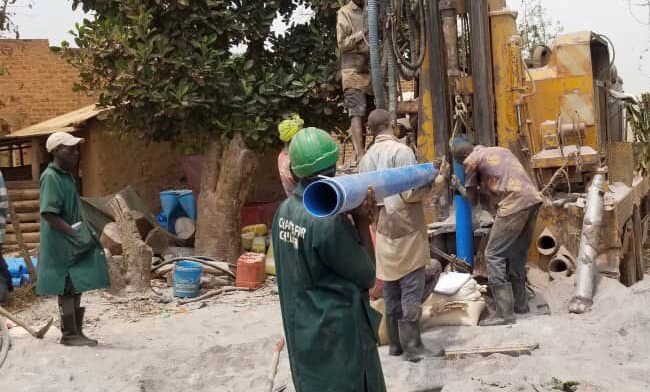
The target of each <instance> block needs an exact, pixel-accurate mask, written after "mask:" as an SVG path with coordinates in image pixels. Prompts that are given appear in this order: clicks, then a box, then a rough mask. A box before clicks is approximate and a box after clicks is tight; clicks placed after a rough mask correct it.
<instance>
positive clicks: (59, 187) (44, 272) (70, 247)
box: [36, 132, 110, 346]
mask: <svg viewBox="0 0 650 392" xmlns="http://www.w3.org/2000/svg"><path fill="white" fill-rule="evenodd" d="M82 142H83V139H80V138H77V137H74V136H72V135H70V134H68V133H65V132H56V133H53V134H52V135H51V136H50V137H49V138H48V139H47V143H46V148H47V151H48V152H49V153H50V154H51V156H52V159H53V161H52V163H51V164H50V165H49V166H48V168H47V169H46V170H45V171H44V172H43V175H42V176H41V190H40V213H41V217H42V219H41V243H40V254H39V263H38V279H37V282H36V291H37V293H38V294H39V295H58V296H59V309H60V313H61V334H62V336H61V343H62V344H64V345H67V346H96V345H97V341H96V340H93V339H89V338H87V337H86V336H85V335H84V334H83V331H82V325H83V318H84V310H85V309H84V308H82V307H81V306H80V304H81V293H83V292H86V291H91V290H96V289H101V288H106V287H109V286H110V279H109V275H108V267H107V265H106V257H105V255H104V252H103V250H102V247H101V245H100V244H99V241H98V240H97V237H96V234H95V233H93V232H92V231H91V228H90V226H89V225H88V224H87V223H86V222H85V221H84V218H83V216H82V214H81V205H80V204H81V203H80V199H79V192H78V190H77V182H76V180H75V177H74V175H73V173H75V172H76V170H77V165H78V163H79V144H80V143H82Z"/></svg>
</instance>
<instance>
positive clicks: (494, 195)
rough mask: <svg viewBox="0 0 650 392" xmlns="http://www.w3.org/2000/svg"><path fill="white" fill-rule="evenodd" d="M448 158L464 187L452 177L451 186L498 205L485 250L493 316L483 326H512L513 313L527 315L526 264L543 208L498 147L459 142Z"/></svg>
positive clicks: (515, 162)
mask: <svg viewBox="0 0 650 392" xmlns="http://www.w3.org/2000/svg"><path fill="white" fill-rule="evenodd" d="M451 153H452V155H453V157H454V159H455V160H456V161H457V162H462V163H463V168H464V170H465V186H464V188H463V187H462V186H461V185H459V184H458V179H457V178H455V177H454V178H453V179H452V182H453V185H454V187H456V188H457V189H459V190H460V191H461V192H462V193H464V194H465V195H466V197H467V198H468V199H469V201H470V203H471V204H472V205H477V204H478V192H479V191H480V192H481V193H482V194H484V195H486V196H487V197H488V198H489V199H490V200H492V201H493V202H494V203H496V204H497V206H498V208H497V213H496V217H495V219H494V224H493V225H492V230H491V231H490V237H489V239H488V243H487V247H486V249H485V262H486V264H487V270H488V282H489V285H490V290H491V291H492V295H493V296H494V300H495V302H496V314H495V315H493V316H491V317H489V318H487V319H486V320H483V321H481V323H480V325H482V326H493V325H505V324H515V323H516V319H515V315H514V313H520V314H521V313H528V312H529V309H528V295H527V293H526V261H527V256H528V247H529V246H530V242H531V240H532V237H533V231H534V230H535V223H536V222H537V212H538V211H539V207H540V205H541V203H542V198H541V195H540V194H539V191H538V190H537V186H536V185H535V184H534V183H533V181H532V180H531V179H530V176H529V175H528V173H527V172H526V169H524V167H523V166H522V165H521V163H520V162H519V160H518V159H517V157H516V156H515V155H514V154H513V153H512V152H511V151H510V150H508V149H505V148H502V147H483V146H476V147H474V146H473V145H472V144H471V143H469V142H467V141H465V140H462V141H458V142H456V143H454V144H453V145H452V148H451Z"/></svg>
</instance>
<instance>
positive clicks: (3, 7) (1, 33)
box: [0, 0, 32, 39]
mask: <svg viewBox="0 0 650 392" xmlns="http://www.w3.org/2000/svg"><path fill="white" fill-rule="evenodd" d="M17 2H18V0H0V38H5V37H8V38H16V39H18V38H20V32H19V31H18V26H16V24H15V23H14V21H13V19H12V17H13V16H14V15H15V13H14V11H13V10H12V8H14V7H16V3H17ZM23 3H24V4H21V6H23V7H24V6H26V7H27V8H32V2H31V1H30V0H25V1H23Z"/></svg>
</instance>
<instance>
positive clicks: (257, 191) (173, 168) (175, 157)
mask: <svg viewBox="0 0 650 392" xmlns="http://www.w3.org/2000/svg"><path fill="white" fill-rule="evenodd" d="M83 128H84V130H83V132H81V133H80V136H83V137H84V138H86V142H85V143H84V144H82V147H81V167H80V169H81V175H82V186H83V190H82V193H83V195H84V196H89V197H97V196H105V195H108V194H112V193H115V192H118V191H120V190H121V189H123V188H124V187H126V186H128V185H130V186H132V187H133V188H134V189H135V190H136V192H137V193H138V194H139V195H140V197H141V198H142V199H143V200H144V202H145V203H146V204H147V206H148V207H149V208H150V209H151V211H153V212H158V211H159V210H160V198H159V193H160V191H163V190H167V189H181V188H190V185H189V183H188V181H187V178H186V175H185V172H184V171H183V168H182V165H181V154H180V153H179V152H177V151H174V150H173V149H172V148H171V146H170V144H169V143H155V142H151V143H146V142H145V141H140V140H137V139H134V138H128V139H124V138H119V137H117V136H114V135H111V134H110V133H109V132H108V130H107V128H106V123H105V122H103V121H100V120H97V119H94V120H90V121H88V122H87V123H86V124H85V125H84V127H83ZM278 152H279V149H271V150H269V151H267V152H265V153H263V154H262V155H261V158H260V162H259V165H258V168H257V171H256V173H255V175H254V176H253V182H252V186H251V191H250V193H249V196H248V202H253V203H262V202H273V201H278V200H282V199H283V196H284V193H283V191H282V185H281V183H280V176H279V173H278V170H277V154H278Z"/></svg>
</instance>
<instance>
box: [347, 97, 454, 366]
mask: <svg viewBox="0 0 650 392" xmlns="http://www.w3.org/2000/svg"><path fill="white" fill-rule="evenodd" d="M368 126H369V127H370V130H371V131H372V133H373V134H374V135H375V143H374V144H373V145H372V146H371V147H370V148H369V149H368V152H367V153H366V155H365V156H364V157H363V159H362V160H361V163H360V164H359V171H360V172H369V171H378V170H386V169H392V168H396V167H402V166H410V165H415V164H417V160H416V158H415V153H414V152H413V150H411V149H410V148H409V147H408V146H406V145H405V144H403V143H401V142H400V141H399V139H397V137H396V136H395V134H394V132H393V129H392V127H391V117H390V113H389V112H388V111H386V110H383V109H378V110H375V111H373V112H372V113H370V116H369V117H368ZM442 166H443V167H441V168H440V173H439V175H438V177H437V178H436V180H435V190H434V189H433V188H434V186H433V183H432V184H431V186H425V187H423V188H420V189H415V190H410V191H407V192H403V193H401V194H398V195H394V196H390V197H387V198H385V199H384V200H383V202H382V203H379V204H380V209H379V214H378V220H377V223H376V231H377V236H376V238H377V240H376V241H377V242H376V248H375V255H376V259H377V277H378V278H379V279H381V280H383V281H384V301H385V304H386V325H387V328H388V339H389V343H390V347H389V354H390V355H394V356H399V355H402V354H404V356H403V358H404V359H405V360H407V361H411V362H417V361H419V360H421V359H422V358H423V357H424V356H434V355H437V354H440V350H437V351H436V352H428V350H425V348H424V345H423V344H422V337H421V331H420V323H419V321H420V316H421V313H422V309H421V308H422V302H423V301H424V300H425V299H426V298H427V297H428V296H429V295H430V294H431V292H432V291H433V288H434V286H435V283H436V282H437V280H438V277H439V275H440V272H441V269H442V267H441V265H440V264H439V263H437V262H436V265H433V266H431V267H432V268H430V269H427V270H426V271H425V266H427V265H429V264H430V259H431V257H430V255H429V239H428V236H427V227H426V222H425V218H424V205H423V204H422V202H423V201H424V200H425V199H426V198H427V197H430V196H431V195H432V191H436V192H440V191H442V189H444V188H445V186H446V185H445V177H446V176H447V175H448V173H449V165H448V164H443V165H442Z"/></svg>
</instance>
